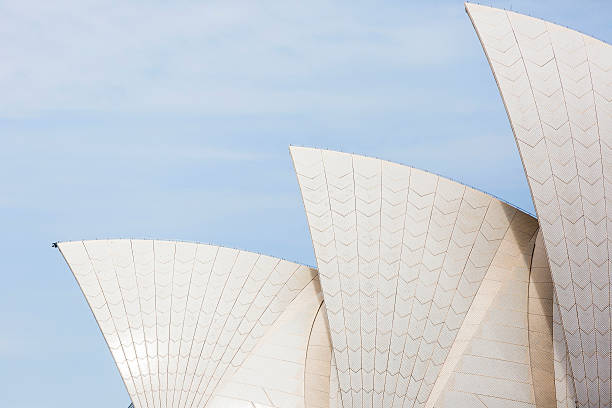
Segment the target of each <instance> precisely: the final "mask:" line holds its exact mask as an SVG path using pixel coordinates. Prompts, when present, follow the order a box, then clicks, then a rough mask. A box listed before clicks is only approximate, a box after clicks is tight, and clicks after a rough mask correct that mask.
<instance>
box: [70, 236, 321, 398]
mask: <svg viewBox="0 0 612 408" xmlns="http://www.w3.org/2000/svg"><path fill="white" fill-rule="evenodd" d="M58 247H59V249H60V251H61V253H62V255H63V256H64V258H65V259H66V261H67V263H68V265H69V266H70V269H71V270H72V272H73V273H74V276H75V277H76V280H77V282H78V283H79V285H80V287H81V289H82V291H83V294H84V295H85V298H86V299H87V302H88V303H89V305H90V307H91V310H92V312H93V314H94V316H95V318H96V320H97V322H98V325H99V326H100V329H101V331H102V334H103V335H104V338H105V339H106V341H107V343H108V346H109V348H110V350H111V353H112V355H113V358H114V359H115V362H116V364H117V366H118V368H119V372H120V374H121V376H122V378H123V380H124V382H125V385H126V387H127V390H128V393H129V395H130V397H131V398H132V402H133V403H134V406H135V407H143V408H144V407H155V408H164V407H173V408H174V407H191V406H193V407H196V406H197V407H203V406H206V405H207V402H208V400H209V398H210V397H211V395H212V393H213V391H214V390H215V389H216V388H217V385H218V383H219V380H220V379H221V378H222V377H223V376H224V374H225V373H226V372H227V371H228V370H235V368H236V367H238V366H240V365H241V364H242V363H243V361H244V360H245V358H246V357H247V356H248V355H249V353H250V352H251V351H252V350H253V348H254V347H255V346H256V344H257V343H258V341H259V339H261V338H262V337H263V336H264V334H265V333H266V331H267V330H268V328H269V327H270V326H271V325H272V324H273V323H274V322H275V321H276V320H277V318H278V317H279V315H280V314H281V313H282V312H283V311H284V310H285V309H286V308H287V306H288V305H289V304H290V303H291V302H292V301H293V300H294V298H295V297H296V296H297V295H298V294H299V293H300V292H301V291H302V289H303V288H304V287H306V286H307V285H308V284H309V282H311V281H312V280H313V278H314V277H315V275H316V271H315V270H313V269H311V268H309V267H306V266H303V265H298V264H295V263H292V262H288V261H285V260H280V259H276V258H272V257H268V256H264V255H259V254H255V253H251V252H245V251H239V250H236V249H229V248H223V247H217V246H211V245H204V244H193V243H186V242H171V241H146V240H99V241H75V242H62V243H59V244H58ZM315 310H316V309H315Z"/></svg>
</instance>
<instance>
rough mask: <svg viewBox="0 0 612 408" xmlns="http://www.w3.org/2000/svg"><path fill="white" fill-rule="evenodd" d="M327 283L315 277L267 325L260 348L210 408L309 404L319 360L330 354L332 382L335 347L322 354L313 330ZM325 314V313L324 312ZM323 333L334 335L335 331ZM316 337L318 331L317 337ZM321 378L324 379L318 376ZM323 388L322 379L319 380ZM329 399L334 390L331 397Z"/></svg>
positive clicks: (229, 377) (230, 378)
mask: <svg viewBox="0 0 612 408" xmlns="http://www.w3.org/2000/svg"><path fill="white" fill-rule="evenodd" d="M321 303H322V294H321V286H320V285H319V280H318V279H317V278H315V279H313V280H312V281H311V282H310V283H309V284H308V285H307V286H306V287H305V288H304V289H303V290H302V291H301V292H300V294H299V295H298V296H297V297H296V298H295V299H294V300H293V302H291V304H290V305H289V306H288V307H287V308H286V310H285V311H284V312H283V313H282V314H281V316H280V317H279V318H278V319H277V320H276V322H275V323H274V324H273V325H272V327H270V329H268V330H267V332H266V334H265V335H264V337H263V338H262V339H261V340H260V341H259V343H258V344H257V346H256V347H255V349H254V350H253V351H252V352H251V353H249V355H248V357H247V358H246V359H245V360H244V362H243V363H242V364H241V365H240V367H237V368H236V370H235V371H230V370H228V372H227V373H226V375H225V377H226V378H224V379H223V380H222V381H221V383H220V385H219V387H217V390H216V391H215V392H214V394H213V397H212V399H211V400H210V402H209V405H208V407H207V408H227V407H232V408H242V407H244V408H253V407H254V406H256V407H257V408H268V407H269V408H305V407H307V406H308V405H306V402H307V401H308V399H307V398H308V397H312V396H313V395H312V394H314V391H315V390H313V389H312V387H313V384H312V383H311V382H310V381H306V380H307V379H308V380H310V377H309V376H308V374H309V370H310V371H312V368H313V367H312V366H313V365H314V364H309V363H314V362H318V363H320V362H321V359H323V360H324V359H325V358H327V361H326V362H327V367H320V368H319V371H322V370H325V368H327V370H326V373H325V374H326V375H327V376H326V379H327V386H329V362H330V356H329V355H330V354H331V351H330V350H329V349H328V350H327V353H319V354H320V355H317V352H318V351H319V350H318V349H317V346H315V345H314V344H313V345H312V347H310V343H314V342H316V339H315V338H313V335H312V331H313V326H314V323H315V319H316V318H317V316H320V315H321V314H322V313H319V311H320V310H321V307H320V306H321ZM323 313H325V312H323ZM322 329H323V330H324V331H323V332H322V333H321V334H323V335H325V336H326V337H329V331H328V330H325V329H326V327H325V326H323V327H322ZM315 337H316V336H315ZM318 382H319V383H320V382H321V381H318ZM317 385H318V386H319V387H320V384H317ZM328 399H329V392H328V393H327V395H326V400H325V402H326V403H327V400H328Z"/></svg>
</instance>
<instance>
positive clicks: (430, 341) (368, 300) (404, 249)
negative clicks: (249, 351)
mask: <svg viewBox="0 0 612 408" xmlns="http://www.w3.org/2000/svg"><path fill="white" fill-rule="evenodd" d="M291 154H292V157H293V161H294V165H295V168H296V172H297V175H298V181H299V184H300V188H301V191H302V196H303V199H304V206H305V209H306V213H307V217H308V223H309V226H310V231H311V235H312V240H313V245H314V249H315V255H316V259H317V264H318V267H319V275H320V279H321V284H322V287H323V292H324V297H325V305H326V308H327V315H328V319H329V325H330V330H331V339H332V344H333V349H334V357H335V362H336V365H337V374H338V382H339V387H340V398H341V405H342V406H343V407H344V408H349V407H367V406H373V407H382V406H385V407H402V406H407V407H412V406H414V407H421V406H424V404H425V402H426V401H427V399H428V397H429V394H430V392H431V389H432V387H433V385H434V382H435V381H436V378H437V376H438V373H439V371H440V368H441V367H442V364H443V363H444V361H445V359H446V355H447V354H448V351H449V349H450V347H451V345H452V344H453V341H454V339H455V336H456V334H457V331H458V330H459V328H460V326H461V324H462V322H463V319H464V317H465V315H466V313H467V311H468V309H469V307H470V304H471V302H472V300H473V298H474V295H475V294H476V291H477V290H478V288H479V286H480V283H481V281H482V279H483V277H484V275H485V273H486V271H487V269H488V268H489V265H490V263H491V261H492V259H493V257H494V255H495V253H496V252H497V249H498V247H499V245H500V243H501V240H502V238H503V237H504V235H505V234H506V231H507V230H508V227H509V225H510V222H511V220H513V218H514V217H515V216H516V214H517V213H518V211H517V210H516V209H514V208H512V207H510V206H508V205H507V204H505V203H502V202H500V201H499V200H497V199H494V198H493V197H491V196H488V195H486V194H484V193H481V192H479V191H476V190H473V189H471V188H469V187H465V186H463V185H461V184H458V183H456V182H454V181H451V180H448V179H445V178H442V177H439V176H436V175H434V174H430V173H427V172H424V171H421V170H417V169H413V168H410V167H407V166H402V165H398V164H395V163H390V162H387V161H383V160H378V159H373V158H367V157H363V156H357V155H351V154H345V153H339V152H332V151H325V150H319V149H309V148H300V147H292V148H291ZM332 381H333V375H332ZM330 387H331V386H330ZM331 389H332V390H333V387H331ZM331 397H332V403H335V402H334V401H333V399H334V397H335V395H334V393H333V392H332V395H331Z"/></svg>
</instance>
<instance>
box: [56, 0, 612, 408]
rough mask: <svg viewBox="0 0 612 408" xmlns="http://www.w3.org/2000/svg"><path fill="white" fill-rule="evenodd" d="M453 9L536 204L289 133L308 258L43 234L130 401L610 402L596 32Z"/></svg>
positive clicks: (606, 72) (606, 107)
mask: <svg viewBox="0 0 612 408" xmlns="http://www.w3.org/2000/svg"><path fill="white" fill-rule="evenodd" d="M466 10H467V13H468V15H469V18H470V19H471V21H472V23H473V25H474V27H475V29H476V32H477V35H478V38H479V39H480V42H481V43H482V46H483V49H484V52H485V54H486V57H487V59H488V61H489V63H490V66H491V69H492V71H493V74H494V76H495V79H496V81H497V84H498V86H499V90H500V93H501V96H502V99H503V102H504V104H505V107H506V110H507V113H508V117H509V119H510V123H511V126H512V130H513V133H514V136H515V139H516V144H517V146H518V149H519V152H520V155H521V158H522V161H523V166H524V169H525V175H526V177H527V180H528V183H529V186H530V189H531V194H532V198H533V201H534V205H535V209H536V212H537V218H536V217H534V216H532V215H530V214H527V213H525V212H523V211H521V210H520V209H517V208H515V207H513V206H512V205H510V204H508V203H506V202H504V201H501V200H500V199H498V198H496V197H493V196H491V195H489V194H486V193H484V192H482V191H478V190H476V189H474V188H471V187H468V186H465V185H462V184H460V183H458V182H456V181H453V180H450V179H447V178H444V177H442V176H439V175H436V174H432V173H429V172H426V171H422V170H419V169H416V168H412V167H408V166H405V165H400V164H396V163H391V162H388V161H385V160H380V159H374V158H369V157H366V156H359V155H353V154H346V153H340V152H334V151H328V150H320V149H315V148H306V147H291V148H290V153H291V156H292V158H293V163H294V167H295V172H296V174H297V181H298V184H299V187H300V190H301V194H302V199H303V205H304V209H305V212H306V218H307V221H308V226H309V228H310V234H311V238H312V244H313V248H314V254H315V258H316V262H317V265H316V268H314V267H309V266H305V265H299V264H296V263H293V262H289V261H286V260H283V259H277V258H273V257H270V256H266V255H261V254H257V253H252V252H247V251H242V250H237V249H232V248H224V247H218V246H212V245H205V244H198V243H188V242H170V241H157V240H124V239H120V240H95V241H76V242H59V243H57V244H56V245H57V247H58V248H59V250H60V251H61V254H62V255H63V256H64V258H65V259H66V261H67V263H68V265H69V267H70V269H71V270H72V272H73V274H74V276H75V277H76V280H77V282H78V284H79V286H80V288H81V290H82V291H83V294H84V295H85V298H86V299H87V302H88V303H89V306H90V307H91V310H92V312H93V314H94V316H95V318H96V320H97V322H98V325H99V326H100V329H101V331H102V334H103V336H104V338H105V339H106V342H107V344H108V347H109V349H110V351H111V353H112V355H113V358H114V360H115V362H116V365H117V367H118V369H119V374H120V375H121V377H122V378H123V381H124V383H125V386H126V388H127V391H128V393H129V395H130V397H131V399H132V403H133V406H134V407H136V408H145V407H147V408H179V407H181V408H182V407H192V408H196V407H199V408H201V407H209V408H213V407H214V408H220V407H228V408H294V407H299V408H328V407H329V408H340V407H342V408H357V407H359V408H365V407H375V408H378V407H388V408H392V407H393V408H396V407H397V408H417V407H418V408H421V407H425V408H434V407H435V408H456V407H459V408H462V407H473V408H486V407H488V408H527V407H542V408H545V407H546V408H548V407H559V408H560V407H564V408H569V407H572V408H574V407H609V406H611V393H612V391H611V390H612V383H611V381H610V377H611V374H612V338H611V319H612V313H611V308H610V306H611V305H610V301H611V296H612V292H611V286H610V276H611V273H612V263H611V254H612V47H610V45H608V44H606V43H604V42H602V41H599V40H597V39H594V38H592V37H589V36H587V35H585V34H582V33H579V32H576V31H573V30H571V29H568V28H565V27H562V26H559V25H556V24H552V23H548V22H546V21H543V20H539V19H537V18H533V17H528V16H524V15H521V14H517V13H514V12H511V11H506V10H500V9H495V8H490V7H486V6H480V5H475V4H471V3H468V4H466ZM608 206H610V208H611V209H610V211H608ZM205 238H206V239H210V238H212V239H214V237H205Z"/></svg>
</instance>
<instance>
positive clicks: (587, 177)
mask: <svg viewBox="0 0 612 408" xmlns="http://www.w3.org/2000/svg"><path fill="white" fill-rule="evenodd" d="M466 9H467V12H468V14H469V16H470V18H471V19H472V22H473V24H474V27H475V28H476V31H477V33H478V36H479V38H480V41H481V42H482V45H483V48H484V50H485V53H486V55H487V57H488V60H489V63H490V65H491V68H492V70H493V73H494V75H495V78H496V80H497V84H498V86H499V89H500V92H501V95H502V98H503V101H504V104H505V106H506V110H507V112H508V116H509V118H510V123H511V125H512V129H513V131H514V135H515V138H516V142H517V145H518V148H519V152H520V154H521V157H522V160H523V165H524V167H525V172H526V175H527V179H528V182H529V185H530V188H531V193H532V196H533V200H534V204H535V208H536V211H537V214H538V220H539V222H540V226H541V228H542V231H543V237H544V242H545V246H546V251H547V253H548V257H549V262H550V267H551V272H552V277H553V281H554V284H555V292H556V297H557V301H558V305H559V314H560V320H561V322H562V325H563V329H564V335H565V339H566V341H567V347H568V352H569V360H570V363H571V371H572V373H571V374H572V376H573V379H574V382H575V386H576V387H575V391H576V399H577V401H578V404H579V406H580V407H604V406H610V387H611V382H610V373H611V369H612V367H611V364H610V362H611V350H612V349H611V347H612V343H611V341H610V316H611V314H610V249H611V248H612V246H611V241H610V238H611V235H610V231H612V201H611V200H612V184H611V183H612V47H611V46H610V45H609V44H606V43H604V42H602V41H599V40H597V39H594V38H592V37H589V36H587V35H584V34H581V33H579V32H576V31H573V30H570V29H568V28H565V27H562V26H559V25H556V24H552V23H548V22H546V21H543V20H539V19H536V18H532V17H528V16H524V15H521V14H517V13H513V12H511V11H505V10H499V9H494V8H490V7H485V6H480V5H475V4H466ZM562 377H563V376H562Z"/></svg>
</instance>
